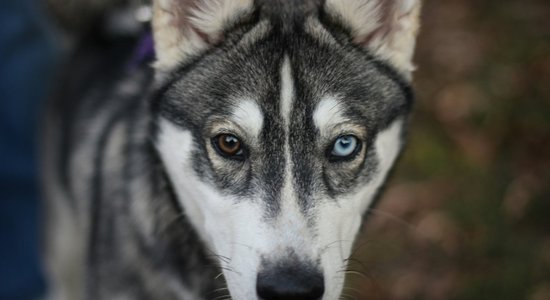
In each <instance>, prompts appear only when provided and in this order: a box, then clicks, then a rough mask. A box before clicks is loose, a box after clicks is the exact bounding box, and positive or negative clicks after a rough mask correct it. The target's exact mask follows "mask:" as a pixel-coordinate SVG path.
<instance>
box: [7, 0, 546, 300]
mask: <svg viewBox="0 0 550 300" xmlns="http://www.w3.org/2000/svg"><path fill="white" fill-rule="evenodd" d="M42 2H43V1H39V0H2V4H0V28H1V31H0V75H1V77H0V97H1V99H0V106H1V111H0V114H1V119H0V159H1V163H0V177H1V181H0V187H1V189H0V199H1V201H0V300H26V299H40V297H41V295H42V293H43V291H44V289H45V285H44V282H43V279H42V278H41V275H40V274H41V273H40V264H39V259H38V240H39V239H38V236H39V230H40V225H39V224H40V222H39V220H38V216H39V210H38V209H39V205H38V204H39V196H38V192H37V188H36V186H37V180H36V148H35V141H36V136H37V134H36V128H37V127H36V124H37V122H36V120H38V115H39V110H40V107H41V105H42V103H43V100H44V99H45V98H46V97H47V95H48V90H49V87H50V86H51V84H52V82H51V80H50V79H51V78H53V76H54V75H55V73H56V70H57V67H58V66H59V65H60V64H59V63H58V62H59V61H62V60H63V58H64V57H66V52H63V51H62V49H64V48H65V47H64V46H63V45H66V40H64V39H61V38H60V35H52V32H53V27H55V26H52V24H55V25H57V24H59V20H61V24H65V25H67V24H70V25H69V26H68V27H69V31H71V30H72V31H79V30H84V28H85V27H86V21H87V16H93V15H94V14H97V13H99V12H100V11H101V9H103V7H104V6H105V3H110V4H113V3H115V2H117V1H111V2H109V1H103V0H97V1H91V0H90V1H65V2H64V0H50V1H49V2H50V3H54V4H55V3H57V5H61V6H63V7H64V8H66V9H64V10H57V11H55V13H54V14H53V15H54V16H55V17H54V18H52V15H51V14H50V13H48V12H47V11H46V9H45V8H44V5H43V4H44V3H42ZM75 3H81V4H82V3H87V6H86V7H85V8H78V7H76V6H74V7H73V5H75ZM75 7H76V8H75ZM67 12H68V13H67ZM75 12H78V13H75ZM53 19H55V20H57V21H56V22H51V21H52V20H53ZM416 62H417V65H418V71H417V72H416V74H415V80H414V85H415V90H416V95H417V97H416V98H417V100H416V106H415V110H414V114H413V118H412V123H411V129H410V136H409V144H408V147H407V149H406V150H405V152H404V154H403V156H402V158H401V161H400V162H399V164H398V167H397V169H396V170H395V172H394V175H393V177H392V179H391V181H390V182H389V183H388V185H387V186H388V187H387V190H386V192H385V194H384V196H383V199H382V200H381V202H380V204H379V206H377V207H376V208H375V209H373V210H372V211H371V215H370V216H369V217H368V220H367V223H366V226H365V229H364V233H363V234H362V235H361V236H360V237H359V239H358V241H357V244H356V246H355V250H354V255H353V257H352V258H351V259H350V268H349V271H348V272H347V273H345V274H344V273H343V274H342V276H344V275H346V276H347V280H348V284H347V287H346V289H345V290H344V294H345V295H344V296H343V297H342V298H343V299H359V300H362V299H372V300H376V299H390V300H393V299H395V300H413V299H414V300H415V299H426V300H439V299H441V300H443V299H457V300H462V299H464V300H466V299H472V300H485V299H500V300H506V299H514V300H515V299H527V300H548V299H550V2H549V1H548V0H523V1H519V0H516V1H512V0H509V1H506V0H484V1H479V0H445V1H437V0H424V9H423V21H422V30H421V34H420V37H419V42H418V48H417V55H416Z"/></svg>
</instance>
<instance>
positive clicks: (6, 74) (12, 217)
mask: <svg viewBox="0 0 550 300" xmlns="http://www.w3.org/2000/svg"><path fill="white" fill-rule="evenodd" d="M40 3H41V1H32V0H2V1H1V4H0V299H6V300H8V299H14V300H15V299H36V298H37V297H39V296H40V295H41V294H42V293H43V291H44V288H45V287H44V282H43V279H42V275H41V270H40V261H39V230H40V223H39V219H38V217H39V211H38V209H39V192H38V184H37V162H36V157H37V155H36V151H37V147H36V141H37V135H36V126H37V125H38V120H39V110H40V108H41V107H42V105H43V102H44V100H45V98H46V97H47V93H48V87H49V85H50V84H51V79H52V77H53V76H52V75H53V67H54V61H55V60H54V58H55V51H54V46H53V44H52V43H51V40H50V39H49V36H48V33H47V26H45V23H44V15H43V14H41V12H40V8H39V7H38V6H39V4H40Z"/></svg>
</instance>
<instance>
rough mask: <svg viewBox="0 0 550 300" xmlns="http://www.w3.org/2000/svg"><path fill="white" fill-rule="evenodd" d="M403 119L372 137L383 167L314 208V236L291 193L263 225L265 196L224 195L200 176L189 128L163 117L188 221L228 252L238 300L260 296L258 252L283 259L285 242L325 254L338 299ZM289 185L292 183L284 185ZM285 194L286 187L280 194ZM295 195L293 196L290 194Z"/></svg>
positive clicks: (164, 149) (165, 149) (304, 252)
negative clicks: (345, 193) (362, 182)
mask: <svg viewBox="0 0 550 300" xmlns="http://www.w3.org/2000/svg"><path fill="white" fill-rule="evenodd" d="M402 126H403V121H402V120H397V121H395V122H394V123H393V124H391V126H389V127H388V128H387V129H386V130H384V131H382V132H380V133H379V134H378V135H377V137H376V139H375V142H374V145H373V146H374V147H375V152H376V155H377V157H378V161H379V166H378V169H377V171H376V174H374V175H373V177H372V179H371V181H370V182H369V183H368V184H367V185H366V186H364V187H363V188H361V189H360V191H359V192H358V193H356V194H354V195H352V196H346V197H343V198H340V199H337V200H336V201H334V200H328V199H325V200H326V201H322V204H321V205H318V206H317V208H316V209H315V211H314V212H313V213H314V214H315V218H316V220H317V221H316V228H315V231H316V232H317V234H318V236H317V237H315V238H314V237H313V236H312V234H311V229H308V228H307V225H306V220H305V218H304V216H303V214H302V213H301V212H300V210H299V208H298V205H297V203H296V201H295V197H292V193H293V192H292V189H288V191H289V192H291V194H289V195H286V196H289V197H288V198H286V199H287V200H285V201H283V203H282V207H281V214H280V216H279V217H278V219H277V220H276V222H274V223H269V224H268V223H266V221H265V220H264V219H263V216H264V215H265V211H264V210H265V205H264V204H262V201H261V199H262V198H263V197H262V195H261V194H257V195H254V196H252V197H251V198H250V199H238V200H239V201H237V199H234V198H232V197H231V196H224V195H222V194H221V193H220V192H218V191H217V190H216V189H215V188H214V187H213V186H211V185H209V184H207V183H206V182H205V181H204V180H203V179H202V178H200V177H198V176H196V174H195V172H194V170H193V168H192V166H191V164H192V160H193V159H192V157H191V155H190V154H191V151H192V149H193V147H194V146H193V145H194V144H193V143H194V141H193V138H192V136H191V134H190V132H188V131H185V130H182V129H180V128H177V127H176V126H175V125H173V124H172V123H170V122H169V121H166V120H162V121H161V122H160V126H159V127H160V135H159V140H158V144H157V148H158V150H159V152H160V154H161V157H162V159H163V161H164V164H165V166H166V169H167V171H168V174H169V177H170V179H171V181H172V184H173V186H174V188H175V190H176V193H177V195H178V198H179V199H180V201H181V203H182V205H183V207H184V209H185V211H186V215H187V216H188V218H189V220H190V221H191V223H192V224H193V226H194V227H195V228H196V230H197V231H198V233H199V235H200V236H201V237H202V238H203V239H204V241H205V242H206V245H207V246H208V248H209V249H211V250H212V251H213V252H215V254H218V255H222V256H226V257H229V258H230V260H229V261H228V262H224V261H220V264H221V265H222V267H223V269H224V270H223V273H224V276H225V278H226V280H227V283H228V286H229V290H230V293H231V295H232V297H233V299H236V300H245V299H257V298H256V297H257V296H256V276H257V274H258V271H259V269H260V258H261V256H264V257H266V258H268V259H274V260H277V259H283V257H281V255H284V253H285V252H284V251H285V250H286V249H288V248H291V249H294V250H297V252H296V254H298V255H299V256H301V257H302V258H314V257H320V258H321V269H322V270H323V273H324V276H325V296H324V297H323V299H325V300H334V299H338V297H339V296H340V292H341V289H342V287H343V282H344V276H343V273H342V272H340V271H341V270H342V269H343V268H345V262H344V259H346V258H347V257H348V256H349V255H350V253H351V247H352V244H353V240H354V239H355V236H356V234H357V232H358V230H359V227H360V224H361V219H362V215H363V213H364V212H365V211H366V209H367V208H368V206H369V205H370V203H371V201H372V199H373V196H374V195H375V193H376V191H377V189H378V188H379V187H380V185H381V184H382V183H383V182H384V180H385V178H386V176H387V173H388V171H389V170H390V168H391V166H392V165H393V163H394V161H395V159H396V157H397V155H398V152H399V149H400V143H401V139H400V135H401V130H402ZM285 188H288V186H285ZM283 193H286V192H283ZM289 199H292V200H289Z"/></svg>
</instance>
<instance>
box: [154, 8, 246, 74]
mask: <svg viewBox="0 0 550 300" xmlns="http://www.w3.org/2000/svg"><path fill="white" fill-rule="evenodd" d="M252 9H253V0H154V1H153V36H154V38H155V51H156V55H157V61H156V63H155V67H156V68H157V70H161V71H169V70H171V69H173V68H174V67H176V66H177V65H179V64H181V63H182V62H184V61H185V60H186V59H188V58H189V57H191V56H193V55H197V54H199V53H201V52H202V51H204V50H206V49H208V48H209V47H210V46H211V45H213V44H215V43H216V42H219V41H220V40H221V39H222V38H223V36H222V35H223V32H224V30H225V29H226V28H227V26H229V25H231V23H232V22H233V21H235V20H236V19H237V18H238V17H239V16H242V15H243V14H246V13H249V12H251V11H252Z"/></svg>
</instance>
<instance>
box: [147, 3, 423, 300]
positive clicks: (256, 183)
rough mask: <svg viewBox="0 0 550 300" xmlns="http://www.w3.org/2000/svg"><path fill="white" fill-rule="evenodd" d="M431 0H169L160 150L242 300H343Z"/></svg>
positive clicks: (398, 133) (162, 27)
mask: <svg viewBox="0 0 550 300" xmlns="http://www.w3.org/2000/svg"><path fill="white" fill-rule="evenodd" d="M418 11H419V0H326V1H313V0H311V1H306V0H303V1H288V0H287V1H284V0H277V1H272V0H264V1H260V0H257V1H253V0H225V1H223V0H158V1H156V2H155V6H154V20H153V25H154V36H155V43H156V51H157V57H158V59H157V62H156V69H157V79H158V81H159V83H161V84H162V89H161V91H162V92H161V93H160V96H159V97H158V98H157V99H156V101H157V102H156V103H155V107H156V108H157V109H156V114H157V115H156V122H157V126H158V128H159V130H158V131H157V136H156V145H157V148H158V151H159V153H160V155H161V157H162V160H163V162H164V165H165V167H166V169H167V172H168V175H169V177H170V180H171V182H172V185H173V187H174V189H175V191H176V195H177V197H178V200H179V201H180V202H181V204H182V207H183V208H184V210H185V213H186V215H187V217H188V218H189V220H190V221H191V223H192V224H193V225H194V227H195V228H196V230H197V231H198V233H199V235H200V236H201V237H202V239H203V240H204V242H205V244H206V245H207V246H208V247H209V249H210V250H212V251H214V252H215V253H216V254H218V255H220V257H223V259H220V261H219V263H220V265H221V266H222V269H223V273H224V275H225V278H226V280H227V283H228V287H229V291H230V293H231V295H232V297H233V298H234V299H337V298H338V296H339V295H340V292H341V289H342V286H343V281H344V276H343V274H344V273H342V270H343V269H344V268H345V265H346V258H348V256H349V255H350V252H351V248H352V243H353V240H354V237H355V235H356V234H357V232H358V230H359V228H360V225H361V221H362V216H363V215H364V214H365V212H366V211H367V209H368V208H369V205H371V203H372V201H373V198H374V197H375V195H376V193H377V190H378V189H379V188H380V186H381V185H382V184H383V183H384V181H385V179H386V176H387V174H388V171H389V170H390V169H391V167H392V165H393V164H394V161H395V159H396V157H397V156H398V154H399V152H400V149H401V147H402V137H403V132H404V125H405V123H406V120H407V114H408V112H409V108H410V101H411V99H410V98H411V95H410V91H409V83H408V81H409V79H410V75H411V71H412V69H413V67H412V63H411V57H412V53H413V48H414V43H415V37H416V32H417V28H418Z"/></svg>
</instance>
